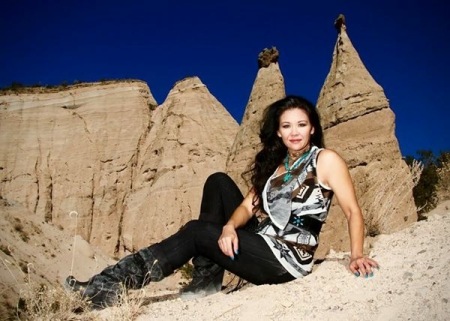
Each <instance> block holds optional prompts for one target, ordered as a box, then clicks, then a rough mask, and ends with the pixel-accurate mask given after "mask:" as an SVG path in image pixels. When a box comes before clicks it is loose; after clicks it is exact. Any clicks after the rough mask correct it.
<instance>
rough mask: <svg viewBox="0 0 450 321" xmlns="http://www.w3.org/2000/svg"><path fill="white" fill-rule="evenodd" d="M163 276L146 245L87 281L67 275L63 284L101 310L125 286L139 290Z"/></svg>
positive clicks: (122, 290) (113, 303) (108, 304)
mask: <svg viewBox="0 0 450 321" xmlns="http://www.w3.org/2000/svg"><path fill="white" fill-rule="evenodd" d="M163 277H164V276H163V272H162V269H161V266H160V265H159V263H158V260H157V259H156V258H155V257H154V255H153V253H152V252H151V250H150V249H149V248H145V249H142V250H140V251H138V252H136V253H134V254H130V255H128V256H125V257H124V258H122V259H121V260H120V261H118V262H117V263H116V264H114V265H111V266H108V267H107V268H105V269H104V270H103V271H102V272H101V273H99V274H97V275H94V276H93V277H92V278H90V279H89V281H87V282H81V281H78V280H76V279H75V278H74V277H73V276H68V277H67V278H66V281H65V286H66V288H68V289H70V290H71V291H74V292H79V293H80V294H81V296H82V297H83V298H86V299H88V300H90V301H91V303H92V306H93V308H95V309H103V308H105V307H108V306H113V305H115V304H116V303H117V302H118V300H119V298H120V296H121V294H122V293H123V292H124V291H126V290H127V289H139V288H142V287H144V286H145V285H147V284H148V283H149V282H150V281H160V280H162V279H163Z"/></svg>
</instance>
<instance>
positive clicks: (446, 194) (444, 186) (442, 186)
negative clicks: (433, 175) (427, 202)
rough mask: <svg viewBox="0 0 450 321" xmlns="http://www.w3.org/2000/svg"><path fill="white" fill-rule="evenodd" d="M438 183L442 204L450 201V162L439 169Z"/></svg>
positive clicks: (437, 189)
mask: <svg viewBox="0 0 450 321" xmlns="http://www.w3.org/2000/svg"><path fill="white" fill-rule="evenodd" d="M437 175H438V178H439V180H438V183H437V186H436V192H437V198H438V200H439V201H440V202H442V201H445V200H448V199H450V160H448V161H447V162H445V163H442V164H441V167H439V168H438V169H437Z"/></svg>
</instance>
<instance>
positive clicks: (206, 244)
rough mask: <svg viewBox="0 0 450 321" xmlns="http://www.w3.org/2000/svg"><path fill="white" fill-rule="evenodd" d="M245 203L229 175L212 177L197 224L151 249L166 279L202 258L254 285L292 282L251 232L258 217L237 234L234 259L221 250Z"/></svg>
mask: <svg viewBox="0 0 450 321" xmlns="http://www.w3.org/2000/svg"><path fill="white" fill-rule="evenodd" d="M243 199H244V197H243V196H242V193H241V192H240V190H239V188H238V187H237V186H236V184H235V183H234V182H233V180H232V179H231V178H230V177H229V176H228V175H226V174H224V173H215V174H212V175H211V176H209V177H208V179H207V180H206V182H205V185H204V188H203V196H202V202H201V207H200V216H199V218H198V220H192V221H189V222H188V223H187V224H186V225H184V226H183V227H182V228H181V229H180V230H179V231H178V232H177V233H175V234H174V235H172V236H170V237H168V238H167V239H165V240H163V241H161V242H160V243H156V244H153V245H151V246H150V247H149V249H150V250H151V252H152V253H153V254H154V256H155V258H156V259H158V263H159V265H160V266H161V268H162V272H163V275H164V276H168V275H170V274H171V273H173V271H174V270H175V269H178V268H180V267H181V266H183V265H184V264H185V263H187V262H188V261H189V260H190V259H192V258H196V257H202V258H205V259H207V260H210V261H211V262H212V263H215V264H217V265H218V266H220V267H222V268H223V269H225V270H228V271H230V272H232V273H233V274H235V275H237V276H239V277H241V278H243V279H245V280H247V281H249V282H251V283H253V284H257V285H259V284H277V283H284V282H288V281H291V280H293V279H294V277H293V276H292V275H291V274H290V273H289V272H287V271H286V269H285V268H284V267H283V266H282V265H281V263H280V262H279V261H278V260H277V258H276V257H275V255H274V254H273V252H272V251H271V249H270V248H269V245H268V244H267V243H266V242H265V241H264V239H263V238H262V237H261V236H260V235H258V234H256V233H255V232H254V231H252V230H254V227H256V225H257V222H258V220H257V219H256V217H253V218H252V219H251V220H250V221H249V222H248V223H247V225H246V226H245V227H244V228H239V229H237V230H236V232H237V235H238V239H239V248H238V254H235V255H234V259H232V258H230V257H229V256H226V255H225V254H224V253H223V252H222V250H221V249H220V248H219V245H218V240H219V237H220V235H221V234H222V227H223V225H224V224H225V223H226V222H227V221H228V219H229V218H230V216H231V215H232V214H233V212H234V210H235V209H236V208H237V207H238V206H239V205H240V204H241V202H242V201H243Z"/></svg>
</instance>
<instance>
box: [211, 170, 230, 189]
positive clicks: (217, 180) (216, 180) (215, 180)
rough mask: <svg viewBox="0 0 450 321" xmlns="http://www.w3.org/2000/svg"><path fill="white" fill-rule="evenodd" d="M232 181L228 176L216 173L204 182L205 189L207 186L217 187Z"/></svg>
mask: <svg viewBox="0 0 450 321" xmlns="http://www.w3.org/2000/svg"><path fill="white" fill-rule="evenodd" d="M229 181H233V180H232V179H231V178H230V176H228V175H227V174H226V173H223V172H216V173H213V174H211V175H209V176H208V178H207V179H206V182H205V187H206V186H208V188H209V187H210V186H219V185H221V184H223V183H224V182H229Z"/></svg>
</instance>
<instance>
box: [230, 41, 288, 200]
mask: <svg viewBox="0 0 450 321" xmlns="http://www.w3.org/2000/svg"><path fill="white" fill-rule="evenodd" d="M278 56H279V54H278V51H277V50H276V48H271V49H264V50H263V51H262V52H261V53H260V54H259V56H258V65H259V66H260V68H259V70H258V73H257V75H256V79H255V82H254V84H253V88H252V91H251V93H250V98H249V100H248V103H247V107H246V108H245V113H244V116H243V118H242V122H241V127H240V128H239V132H238V134H237V136H236V139H235V140H234V143H233V146H232V147H231V152H230V155H229V156H228V159H227V172H228V173H229V175H230V176H231V177H232V178H233V179H234V181H235V182H236V183H237V184H238V186H239V188H240V189H241V191H242V192H243V193H244V194H245V193H246V192H247V191H248V187H249V186H247V185H246V182H245V181H244V179H243V178H242V177H241V174H242V173H243V172H245V171H246V170H247V169H248V167H249V165H250V164H251V162H252V161H253V159H254V157H255V154H256V152H257V151H258V150H259V148H260V139H259V129H260V128H259V126H260V123H261V120H262V118H263V112H264V110H265V108H266V107H267V106H268V105H270V104H271V103H273V102H274V101H276V100H278V99H281V98H283V97H284V96H285V95H286V92H285V88H284V79H283V75H282V74H281V71H280V67H279V65H278Z"/></svg>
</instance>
